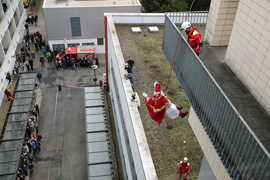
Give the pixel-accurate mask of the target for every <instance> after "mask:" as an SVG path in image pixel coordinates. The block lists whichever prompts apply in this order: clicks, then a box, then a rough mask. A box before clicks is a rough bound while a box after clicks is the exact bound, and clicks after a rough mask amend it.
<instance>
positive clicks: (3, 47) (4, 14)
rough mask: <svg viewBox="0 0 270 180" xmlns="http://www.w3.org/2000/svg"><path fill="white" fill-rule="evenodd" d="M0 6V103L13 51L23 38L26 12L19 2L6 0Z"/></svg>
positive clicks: (13, 60) (17, 0)
mask: <svg viewBox="0 0 270 180" xmlns="http://www.w3.org/2000/svg"><path fill="white" fill-rule="evenodd" d="M5 2H6V3H3V1H2V4H1V5H0V22H1V23H0V65H1V70H0V81H1V82H0V91H1V93H0V102H1V103H2V101H3V98H4V90H5V88H6V87H7V85H8V81H7V80H6V75H7V72H10V73H12V72H11V71H12V70H13V67H14V64H15V51H16V48H17V45H18V43H20V42H21V40H22V38H23V36H24V21H25V19H26V11H25V10H24V6H23V2H22V1H21V0H6V1H5Z"/></svg>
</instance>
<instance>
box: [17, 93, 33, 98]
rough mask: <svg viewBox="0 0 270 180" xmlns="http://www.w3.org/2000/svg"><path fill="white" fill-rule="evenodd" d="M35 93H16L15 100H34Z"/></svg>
mask: <svg viewBox="0 0 270 180" xmlns="http://www.w3.org/2000/svg"><path fill="white" fill-rule="evenodd" d="M33 96H34V91H24V92H23V91H22V92H16V93H15V99H17V98H33Z"/></svg>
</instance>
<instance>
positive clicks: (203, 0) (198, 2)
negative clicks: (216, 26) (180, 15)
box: [186, 0, 211, 11]
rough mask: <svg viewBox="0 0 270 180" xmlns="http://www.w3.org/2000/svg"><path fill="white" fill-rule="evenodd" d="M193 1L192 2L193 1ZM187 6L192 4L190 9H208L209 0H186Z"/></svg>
mask: <svg viewBox="0 0 270 180" xmlns="http://www.w3.org/2000/svg"><path fill="white" fill-rule="evenodd" d="M193 1H194V2H193ZM186 3H187V4H188V7H189V9H188V10H190V7H191V5H192V3H193V5H192V8H191V11H208V10H209V7H210V3H211V0H186Z"/></svg>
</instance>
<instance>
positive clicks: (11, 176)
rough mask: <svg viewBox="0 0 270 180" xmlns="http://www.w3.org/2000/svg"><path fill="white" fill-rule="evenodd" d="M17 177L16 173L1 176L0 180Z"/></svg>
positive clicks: (12, 179) (10, 179)
mask: <svg viewBox="0 0 270 180" xmlns="http://www.w3.org/2000/svg"><path fill="white" fill-rule="evenodd" d="M14 179H16V174H15V173H14V174H13V175H6V176H0V180H14Z"/></svg>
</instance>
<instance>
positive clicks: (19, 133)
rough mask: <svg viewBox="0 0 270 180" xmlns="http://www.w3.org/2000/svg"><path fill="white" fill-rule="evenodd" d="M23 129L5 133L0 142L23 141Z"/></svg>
mask: <svg viewBox="0 0 270 180" xmlns="http://www.w3.org/2000/svg"><path fill="white" fill-rule="evenodd" d="M24 135H25V129H17V130H12V131H7V130H6V131H5V132H4V135H3V138H2V139H1V140H0V141H12V140H19V139H24Z"/></svg>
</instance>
